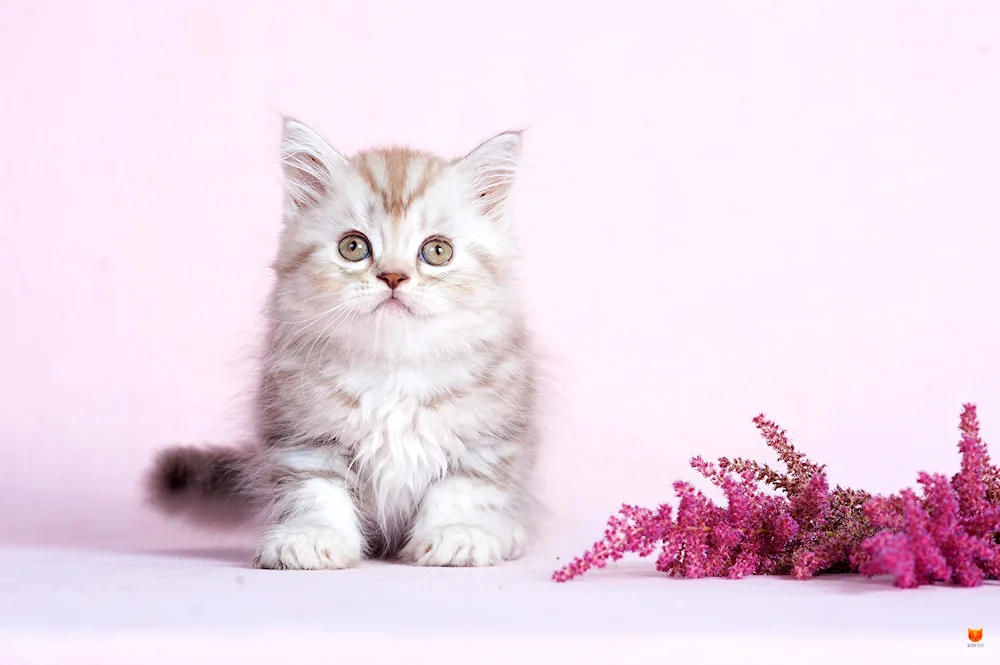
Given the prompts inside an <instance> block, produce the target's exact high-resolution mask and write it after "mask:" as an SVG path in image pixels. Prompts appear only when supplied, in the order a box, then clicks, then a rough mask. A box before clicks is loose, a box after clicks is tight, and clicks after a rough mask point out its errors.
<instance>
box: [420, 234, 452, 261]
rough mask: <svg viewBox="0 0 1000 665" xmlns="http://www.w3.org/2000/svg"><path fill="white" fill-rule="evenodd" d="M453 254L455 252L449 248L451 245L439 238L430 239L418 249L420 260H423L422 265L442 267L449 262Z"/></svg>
mask: <svg viewBox="0 0 1000 665" xmlns="http://www.w3.org/2000/svg"><path fill="white" fill-rule="evenodd" d="M454 253H455V250H453V249H452V248H451V244H450V243H449V242H448V241H447V240H442V239H441V238H431V239H430V240H428V241H427V242H425V243H424V246H423V247H421V248H420V258H422V259H423V260H424V263H427V264H429V265H432V266H443V265H444V264H446V263H448V261H451V257H452V255H453V254H454Z"/></svg>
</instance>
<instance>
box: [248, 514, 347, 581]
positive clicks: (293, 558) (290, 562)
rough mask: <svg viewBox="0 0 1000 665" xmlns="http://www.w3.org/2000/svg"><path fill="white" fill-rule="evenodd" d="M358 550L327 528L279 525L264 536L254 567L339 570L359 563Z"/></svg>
mask: <svg viewBox="0 0 1000 665" xmlns="http://www.w3.org/2000/svg"><path fill="white" fill-rule="evenodd" d="M361 556H362V552H361V547H360V545H358V544H355V543H352V542H351V541H350V540H349V539H347V538H345V537H344V536H343V535H342V534H341V533H340V532H339V531H337V530H336V529H332V528H330V527H318V526H294V525H282V526H277V527H272V528H271V529H269V530H268V531H267V532H265V533H264V535H263V537H262V538H261V541H260V544H259V545H258V547H257V554H256V555H255V556H254V561H253V565H254V567H255V568H270V569H274V570H340V569H342V568H350V567H351V566H354V565H355V564H357V563H358V562H359V561H361Z"/></svg>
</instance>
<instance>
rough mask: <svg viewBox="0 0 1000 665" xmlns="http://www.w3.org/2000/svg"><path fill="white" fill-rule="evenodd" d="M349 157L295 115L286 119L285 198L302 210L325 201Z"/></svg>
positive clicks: (283, 139)
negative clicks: (295, 117) (335, 148)
mask: <svg viewBox="0 0 1000 665" xmlns="http://www.w3.org/2000/svg"><path fill="white" fill-rule="evenodd" d="M346 164H347V160H346V159H345V158H344V157H343V155H341V154H340V153H339V152H337V151H336V150H334V149H333V148H332V147H331V146H330V144H329V143H327V141H326V139H324V138H323V137H322V136H320V135H319V133H318V132H316V131H315V130H313V129H311V128H310V127H307V126H306V125H304V124H302V123H301V122H299V121H298V120H295V119H294V118H287V117H286V118H285V127H284V130H283V131H282V135H281V170H282V174H283V176H284V187H285V197H286V199H287V201H288V203H289V204H290V205H291V206H292V208H293V209H294V210H295V211H297V212H302V211H305V210H308V209H309V208H311V207H313V206H314V205H316V204H317V203H319V202H320V201H322V200H323V199H324V198H325V197H326V196H327V195H328V194H329V193H330V191H331V190H332V188H333V187H334V185H335V184H336V180H337V176H338V175H339V174H340V171H341V169H343V168H344V166H346Z"/></svg>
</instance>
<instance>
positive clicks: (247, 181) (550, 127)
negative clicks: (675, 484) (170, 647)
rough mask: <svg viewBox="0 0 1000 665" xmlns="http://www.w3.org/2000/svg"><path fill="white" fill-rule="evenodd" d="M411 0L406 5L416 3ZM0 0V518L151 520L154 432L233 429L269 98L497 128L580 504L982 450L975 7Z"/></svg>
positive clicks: (240, 427)
mask: <svg viewBox="0 0 1000 665" xmlns="http://www.w3.org/2000/svg"><path fill="white" fill-rule="evenodd" d="M418 6H419V8H418ZM568 7H569V5H567V4H566V3H563V2H559V3H556V2H550V3H542V2H538V1H537V0H535V1H534V2H522V1H521V0H506V1H505V2H503V3H501V4H497V3H475V2H468V0H455V1H452V2H442V1H430V0H428V1H424V2H420V3H404V2H402V1H399V2H391V3H390V2H320V1H318V0H314V1H311V2H303V1H293V2H287V1H282V2H237V1H236V0H233V1H230V2H194V1H192V0H184V1H177V0H175V1H173V2H170V3H166V2H161V3H138V2H124V1H119V2H107V1H104V2H98V1H93V2H87V3H77V2H68V1H67V2H43V1H40V0H31V1H28V0H17V1H12V0H6V1H5V2H4V3H3V4H2V5H0V62H2V63H3V64H2V65H0V81H2V85H3V102H2V103H0V122H2V130H0V132H2V133H0V136H2V142H0V146H2V148H0V219H2V226H0V285H2V286H0V312H2V316H3V325H2V326H0V349H2V352H3V354H4V363H3V368H4V369H3V380H2V381H0V449H2V461H0V506H2V509H0V535H2V536H3V537H5V538H7V539H11V540H18V541H47V542H56V541H58V542H78V543H84V542H85V543H107V544H115V545H116V546H132V545H136V546H139V545H145V544H148V543H152V542H179V540H178V539H181V538H188V533H189V532H188V531H186V530H185V529H183V528H181V527H178V526H174V525H167V524H165V523H164V522H163V521H162V520H160V519H158V518H156V517H154V516H151V515H149V514H148V513H146V512H145V511H144V510H143V509H142V508H141V507H140V506H139V505H138V503H137V497H138V491H137V478H138V476H139V474H140V472H141V471H142V470H143V468H144V467H145V465H146V464H147V462H148V460H149V457H150V455H151V454H152V452H153V451H154V450H155V449H156V448H157V447H158V446H160V445H162V444H165V443H169V442H198V441H228V440H230V439H234V438H236V437H238V436H241V435H243V434H244V433H245V432H246V413H247V411H246V409H247V406H248V402H249V397H250V395H251V392H252V387H253V377H254V363H253V355H254V353H255V350H256V348H257V345H258V342H259V331H260V329H261V317H260V315H259V310H260V306H261V305H262V302H263V299H264V297H265V294H266V292H267V289H268V285H269V271H268V264H269V263H270V261H271V258H272V255H273V252H274V249H275V246H274V243H275V240H276V235H277V232H278V227H279V208H280V184H279V181H278V168H277V164H276V152H277V140H278V132H279V126H280V122H279V119H278V118H279V112H286V113H290V114H294V115H296V116H298V117H299V118H301V119H302V120H304V121H307V122H309V123H312V124H314V125H316V126H317V127H319V128H320V129H321V130H322V131H323V132H324V133H325V134H326V135H327V136H329V137H330V138H331V139H332V140H333V141H334V142H335V143H336V144H337V145H338V147H340V148H341V149H342V150H344V151H351V150H354V149H357V148H359V147H361V146H363V145H366V144H369V143H378V142H396V141H401V142H409V143H412V144H415V145H418V146H420V147H423V148H429V149H434V150H438V151H441V152H443V153H448V154H452V153H459V152H464V151H465V150H467V149H468V148H470V147H472V146H473V145H475V143H476V142H478V141H479V140H480V139H482V138H484V137H486V136H488V135H490V134H492V133H495V132H497V131H500V130H503V129H505V128H507V127H509V126H513V125H529V126H530V130H529V133H528V135H527V145H526V157H525V168H524V173H523V177H522V179H521V183H520V186H519V197H518V199H517V205H516V207H515V214H516V215H517V225H518V228H519V233H520V237H521V241H522V244H523V248H524V249H523V254H524V261H523V266H522V268H523V277H524V292H525V297H526V299H527V301H528V304H529V306H530V308H531V312H532V319H533V323H534V326H535V328H536V329H537V331H538V336H539V341H540V342H541V344H542V345H543V346H544V347H545V349H546V350H547V361H546V362H547V365H548V367H549V368H550V370H551V372H552V373H553V374H554V376H555V377H556V379H557V380H558V381H559V383H560V386H561V388H560V390H559V391H558V393H557V394H554V395H553V396H552V397H553V400H552V402H553V403H552V408H551V416H550V419H549V425H550V426H549V430H550V440H551V446H550V449H549V456H548V459H547V460H546V462H545V467H544V477H545V482H546V496H547V497H548V499H549V503H550V505H551V507H552V508H553V511H554V514H555V516H556V517H557V518H559V519H560V520H561V521H560V524H563V525H566V526H570V525H579V526H580V527H581V528H585V529H586V533H587V536H586V537H585V538H584V539H583V541H581V542H582V543H585V544H589V542H591V541H592V539H593V538H592V537H591V536H596V535H597V534H598V533H600V529H601V526H602V524H603V520H604V518H605V516H606V514H607V513H609V512H611V511H613V510H614V509H615V508H616V506H617V504H618V503H620V502H621V501H626V500H627V501H634V502H646V503H653V502H657V501H661V500H667V499H669V498H671V495H670V482H671V481H672V480H673V479H675V478H677V477H680V476H685V477H689V478H690V477H692V473H693V472H691V471H690V470H689V469H688V468H687V466H686V464H687V459H688V458H689V457H690V456H691V455H693V454H696V453H702V454H704V455H707V456H713V457H714V456H718V455H723V454H726V455H753V456H757V457H761V458H764V459H770V457H769V452H768V451H767V449H766V448H764V447H763V446H762V444H761V443H760V442H759V439H758V437H757V435H756V433H755V431H754V429H753V426H752V424H751V418H752V417H753V416H754V415H756V414H757V413H758V412H760V411H764V412H766V413H767V414H768V415H769V416H771V417H773V418H775V419H776V420H778V421H779V422H780V423H781V424H782V425H783V426H784V427H786V428H788V429H789V430H790V433H791V434H792V436H793V437H794V439H795V441H796V442H797V443H798V444H800V446H801V447H803V448H804V449H805V450H806V451H807V452H808V453H810V454H811V455H812V456H813V457H815V458H816V459H818V460H820V461H826V462H827V463H828V464H829V471H830V474H831V477H832V479H833V481H834V482H841V483H844V484H849V485H856V486H865V487H867V488H869V489H872V490H875V491H894V490H896V489H898V488H899V487H901V486H904V485H910V484H912V483H913V481H914V478H915V474H916V472H917V471H918V470H920V469H927V470H934V471H937V470H940V471H951V470H953V469H955V468H956V467H957V463H958V458H957V454H956V450H955V442H956V441H957V436H956V425H957V417H958V413H959V409H960V405H961V403H962V401H965V400H971V401H976V402H978V403H979V405H980V409H981V416H982V418H983V420H984V429H985V433H986V435H987V436H988V437H990V436H991V437H992V438H993V440H994V441H996V442H997V445H998V446H1000V315H998V303H1000V300H998V298H997V296H996V289H997V286H998V285H1000V261H998V250H1000V229H998V225H1000V184H998V183H1000V180H998V175H1000V39H998V38H1000V5H998V4H997V3H996V2H993V1H991V0H982V1H980V2H971V1H970V2H962V1H956V2H938V3H917V2H890V1H888V0H886V1H884V2H877V3H872V2H861V1H860V0H859V1H857V2H792V1H790V0H789V1H785V2H769V1H764V0H758V1H757V2H752V3H751V2H739V1H735V0H734V1H732V2H721V1H715V2H711V1H709V2H697V3H696V2H692V1H687V2H677V1H673V2H671V1H661V2H657V3H653V2H649V1H648V0H644V1H619V2H615V3H613V4H610V5H604V6H602V8H596V7H593V6H589V7H588V6H586V5H585V4H579V5H578V6H577V5H574V9H572V10H570V9H569V8H568Z"/></svg>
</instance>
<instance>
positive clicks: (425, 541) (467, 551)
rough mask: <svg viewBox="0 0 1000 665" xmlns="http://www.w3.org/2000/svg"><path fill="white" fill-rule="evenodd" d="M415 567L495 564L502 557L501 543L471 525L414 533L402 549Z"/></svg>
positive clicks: (488, 533) (499, 561)
mask: <svg viewBox="0 0 1000 665" xmlns="http://www.w3.org/2000/svg"><path fill="white" fill-rule="evenodd" d="M402 557H403V559H404V560H405V561H408V562H409V563H412V564H415V565H417V566H464V567H472V566H495V565H497V564H498V563H502V562H503V560H504V558H505V552H504V546H503V542H501V540H500V538H497V537H496V536H494V535H493V534H491V533H490V532H488V531H485V530H483V529H480V528H478V527H474V526H448V527H443V528H440V529H435V530H433V531H430V532H428V533H425V534H418V535H416V536H414V538H413V539H412V540H410V542H409V543H407V545H406V547H404V548H403V552H402Z"/></svg>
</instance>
